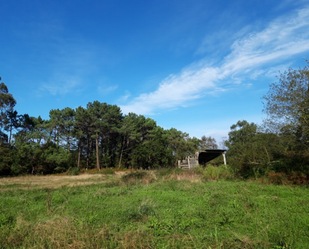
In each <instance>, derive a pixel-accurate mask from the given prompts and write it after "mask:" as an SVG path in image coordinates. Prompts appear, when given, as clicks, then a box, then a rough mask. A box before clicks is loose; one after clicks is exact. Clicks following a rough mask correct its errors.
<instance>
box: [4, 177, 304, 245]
mask: <svg viewBox="0 0 309 249" xmlns="http://www.w3.org/2000/svg"><path fill="white" fill-rule="evenodd" d="M205 174H206V173H205ZM207 174H209V172H208V173H207ZM175 175H182V176H185V175H188V177H187V179H189V180H177V179H186V178H185V177H182V178H177V177H175ZM194 176H195V177H196V178H197V180H196V181H193V180H192V179H193V178H192V177H194ZM198 176H199V175H195V174H193V173H192V171H191V172H189V171H187V172H182V171H179V172H175V171H171V172H169V173H166V172H165V173H162V172H157V173H156V174H155V173H153V172H152V173H134V172H133V173H131V174H130V175H129V176H128V175H126V176H123V178H122V179H119V178H117V179H116V178H115V180H114V181H108V182H106V183H99V184H95V185H87V186H77V187H60V188H56V189H34V190H20V189H17V188H16V189H14V190H7V189H5V190H4V191H1V194H0V248H273V249H279V248H280V249H283V248H307V246H308V244H309V215H308V207H309V194H308V188H305V187H291V186H276V185H265V184H261V183H256V182H245V181H225V180H220V179H217V180H216V181H214V180H212V181H205V180H203V175H202V177H200V178H199V177H198Z"/></svg>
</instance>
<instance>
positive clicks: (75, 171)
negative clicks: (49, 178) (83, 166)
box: [67, 167, 80, 176]
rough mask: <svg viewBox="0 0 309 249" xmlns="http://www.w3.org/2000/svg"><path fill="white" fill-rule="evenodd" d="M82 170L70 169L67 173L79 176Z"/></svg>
mask: <svg viewBox="0 0 309 249" xmlns="http://www.w3.org/2000/svg"><path fill="white" fill-rule="evenodd" d="M79 172H80V169H79V168H78V167H70V168H69V169H68V171H67V175H69V176H76V175H79Z"/></svg>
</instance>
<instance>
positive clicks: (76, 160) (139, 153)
mask: <svg viewBox="0 0 309 249" xmlns="http://www.w3.org/2000/svg"><path fill="white" fill-rule="evenodd" d="M307 62H308V61H307ZM0 80H1V78H0ZM262 100H263V104H264V110H263V112H264V113H265V114H266V117H267V118H266V119H265V120H264V122H263V123H262V124H261V125H257V124H255V123H249V122H248V121H246V120H240V121H238V122H237V123H236V124H233V125H232V126H231V129H230V132H229V134H228V139H227V140H226V141H225V146H226V148H227V161H228V164H229V166H231V168H232V169H233V170H234V171H235V172H236V173H237V174H239V175H240V176H242V177H252V176H254V177H260V176H265V175H267V174H268V173H269V172H283V173H286V174H292V175H293V174H294V173H295V172H296V173H297V174H298V175H301V176H302V177H303V178H307V180H308V181H309V166H308V165H309V68H308V65H307V66H304V67H303V68H299V69H292V68H289V69H288V70H287V71H285V72H283V73H281V74H280V75H279V76H278V77H277V81H276V82H274V83H272V84H270V86H269V91H268V93H267V94H265V95H264V96H262ZM15 105H16V100H15V99H14V97H13V96H12V95H11V94H10V93H9V91H8V88H7V86H6V85H5V84H4V83H1V84H0V175H18V174H40V173H43V174H48V173H58V172H59V173H60V172H64V171H67V170H68V169H69V168H77V169H81V168H86V169H92V168H97V169H98V170H100V169H102V168H119V169H120V168H132V169H137V168H142V169H150V168H151V169H156V168H162V167H175V166H176V165H177V161H178V160H180V159H184V158H185V157H186V156H188V155H190V154H194V153H195V152H196V151H201V150H205V149H216V148H218V145H217V143H216V141H215V139H214V138H211V137H206V136H203V137H202V138H200V139H198V138H195V137H193V138H192V137H190V136H189V134H187V133H185V132H182V131H179V130H177V129H175V128H171V129H163V128H162V127H160V126H158V125H157V124H156V122H155V121H154V120H153V119H151V118H146V117H145V116H143V115H137V114H135V113H129V114H127V115H123V114H122V113H121V110H120V108H119V107H118V106H116V105H109V104H107V103H101V102H99V101H94V102H89V103H88V104H87V106H86V107H81V106H80V107H78V108H76V109H72V108H69V107H67V108H64V109H61V110H59V109H54V110H50V112H49V119H48V120H43V119H42V118H41V117H40V116H39V117H30V116H29V115H28V114H18V112H17V110H15V109H14V107H15ZM212 163H213V164H216V163H217V164H220V163H221V161H220V160H217V161H212Z"/></svg>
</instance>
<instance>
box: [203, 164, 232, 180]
mask: <svg viewBox="0 0 309 249" xmlns="http://www.w3.org/2000/svg"><path fill="white" fill-rule="evenodd" d="M203 176H204V178H205V179H207V180H219V179H233V178H234V171H233V169H232V168H231V167H229V166H228V165H224V164H221V165H219V166H217V167H216V166H213V165H208V166H207V167H206V168H205V169H204V170H203Z"/></svg>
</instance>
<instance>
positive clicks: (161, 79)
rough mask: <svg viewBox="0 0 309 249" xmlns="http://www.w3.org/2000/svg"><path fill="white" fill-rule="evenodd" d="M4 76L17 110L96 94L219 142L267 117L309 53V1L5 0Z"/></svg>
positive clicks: (38, 109) (76, 102)
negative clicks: (280, 80)
mask: <svg viewBox="0 0 309 249" xmlns="http://www.w3.org/2000/svg"><path fill="white" fill-rule="evenodd" d="M0 12H1V23H0V34H1V39H0V55H1V56H0V58H1V60H0V75H1V77H2V81H3V82H4V83H5V84H6V85H7V86H8V88H9V91H10V93H12V94H13V96H14V97H15V99H16V100H17V105H16V109H17V111H18V112H19V113H20V114H24V113H28V114H29V115H31V116H36V117H37V116H39V115H40V116H41V117H42V118H45V119H48V115H49V111H50V110H51V109H57V108H59V109H62V108H65V107H71V108H76V107H78V106H86V104H87V103H88V102H92V101H95V100H98V101H100V102H106V103H108V104H116V105H118V106H120V107H121V109H122V111H123V113H124V114H126V113H128V112H134V113H137V114H142V115H145V116H146V117H150V118H152V119H154V120H155V121H156V122H157V124H158V125H159V126H162V127H163V128H165V129H169V128H171V127H174V128H176V129H178V130H181V131H183V132H187V133H189V134H190V136H192V137H193V136H195V137H198V138H200V137H201V136H203V135H206V136H212V137H214V138H216V140H217V142H220V141H221V140H222V138H224V137H227V134H228V132H229V130H230V126H231V125H233V124H235V123H236V122H237V121H238V120H247V121H248V122H255V123H257V124H261V122H262V120H263V118H264V114H263V113H262V109H263V104H262V100H261V97H262V96H263V95H264V94H266V93H267V91H268V86H269V84H270V83H272V82H274V81H276V76H277V75H279V73H278V72H279V71H281V72H283V71H284V70H285V69H287V68H288V67H294V68H298V67H302V66H304V65H305V64H306V63H305V59H309V32H308V30H309V3H308V1H307V0H306V1H302V0H294V1H290V0H272V1H269V0H267V1H264V0H234V1H228V0H216V1H213V0H211V1H210V0H148V1H145V0H130V1H128V0H101V1H98V0H93V1H91V0H89V1H81V0H74V1H73V0H70V1H69V0H68V1H64V0H62V1H59V0H53V1H41V0H31V1H23V0H12V1H6V0H0Z"/></svg>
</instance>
